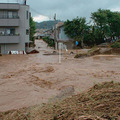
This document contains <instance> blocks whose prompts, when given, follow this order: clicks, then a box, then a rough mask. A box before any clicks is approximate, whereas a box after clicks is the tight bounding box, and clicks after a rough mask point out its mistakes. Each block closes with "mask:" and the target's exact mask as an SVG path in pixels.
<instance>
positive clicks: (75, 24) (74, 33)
mask: <svg viewBox="0 0 120 120" xmlns="http://www.w3.org/2000/svg"><path fill="white" fill-rule="evenodd" d="M64 26H65V28H64V31H65V34H66V35H68V36H69V37H70V38H73V39H74V40H77V41H79V42H81V46H83V44H82V43H83V40H84V32H85V29H86V28H87V24H86V19H85V18H79V17H77V18H75V19H73V20H72V21H70V20H67V21H66V22H65V23H64Z"/></svg>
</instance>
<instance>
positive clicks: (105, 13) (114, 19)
mask: <svg viewBox="0 0 120 120" xmlns="http://www.w3.org/2000/svg"><path fill="white" fill-rule="evenodd" d="M91 18H92V20H93V22H94V26H95V27H96V34H98V33H99V40H100V41H104V38H109V37H110V38H111V39H112V38H113V37H115V36H119V35H120V13H118V12H112V11H110V10H102V9H98V11H97V12H94V13H92V14H91ZM98 43H99V42H98Z"/></svg>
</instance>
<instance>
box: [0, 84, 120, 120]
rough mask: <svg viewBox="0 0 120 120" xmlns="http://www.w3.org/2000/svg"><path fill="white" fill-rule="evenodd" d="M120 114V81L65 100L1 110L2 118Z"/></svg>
mask: <svg viewBox="0 0 120 120" xmlns="http://www.w3.org/2000/svg"><path fill="white" fill-rule="evenodd" d="M119 116H120V83H114V82H105V83H103V84H96V85H94V86H93V87H92V88H91V89H89V90H88V91H86V92H84V93H82V94H78V95H74V96H72V97H70V98H67V99H64V100H62V101H57V102H54V103H48V104H43V105H42V106H39V105H38V106H34V107H30V108H23V109H20V110H13V111H9V112H5V113H0V118H1V119H0V120H117V118H118V117H119Z"/></svg>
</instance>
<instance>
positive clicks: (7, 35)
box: [0, 33, 20, 36]
mask: <svg viewBox="0 0 120 120" xmlns="http://www.w3.org/2000/svg"><path fill="white" fill-rule="evenodd" d="M0 36H20V34H17V33H16V34H1V33H0Z"/></svg>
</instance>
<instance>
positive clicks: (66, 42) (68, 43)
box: [56, 23, 75, 49]
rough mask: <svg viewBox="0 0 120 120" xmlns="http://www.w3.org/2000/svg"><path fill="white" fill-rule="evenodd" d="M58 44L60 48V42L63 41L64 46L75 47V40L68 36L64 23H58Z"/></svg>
mask: <svg viewBox="0 0 120 120" xmlns="http://www.w3.org/2000/svg"><path fill="white" fill-rule="evenodd" d="M56 28H57V44H58V48H59V43H62V44H63V46H65V48H67V49H73V48H74V47H75V44H74V40H73V39H71V38H70V37H68V36H67V35H66V34H65V31H64V23H58V24H57V27H56Z"/></svg>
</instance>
